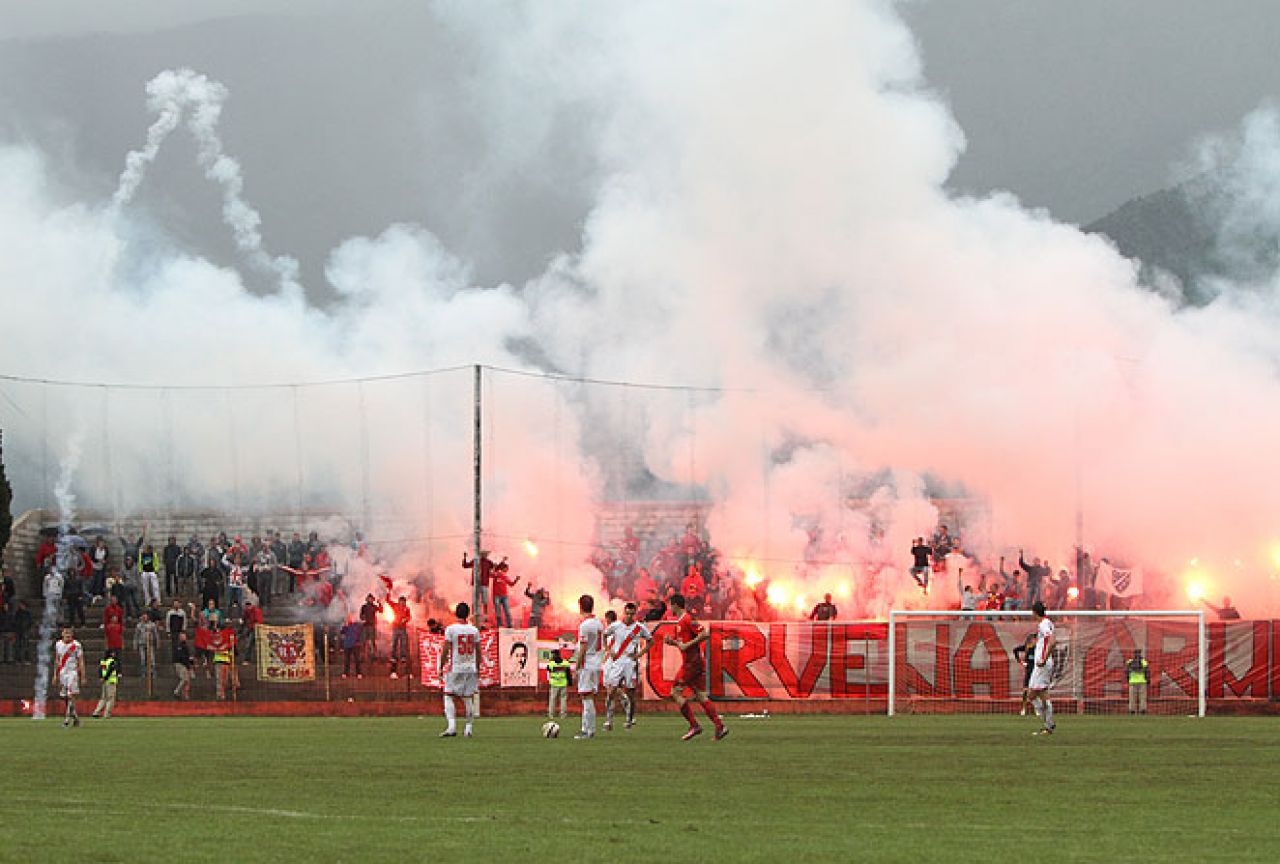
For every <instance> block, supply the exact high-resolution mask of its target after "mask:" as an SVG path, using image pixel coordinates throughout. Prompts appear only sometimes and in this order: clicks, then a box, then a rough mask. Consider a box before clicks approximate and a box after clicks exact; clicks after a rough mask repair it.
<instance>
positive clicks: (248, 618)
mask: <svg viewBox="0 0 1280 864" xmlns="http://www.w3.org/2000/svg"><path fill="white" fill-rule="evenodd" d="M240 620H241V624H242V625H243V628H244V630H243V632H244V635H243V636H242V637H241V638H240V642H241V644H243V645H244V654H242V655H241V656H242V657H243V658H244V659H243V660H242V661H241V663H243V665H245V666H248V665H249V658H250V657H252V656H253V650H254V648H256V647H257V642H258V631H257V630H255V629H254V628H255V627H256V626H257V625H259V624H261V623H262V609H261V608H259V607H257V606H255V605H253V604H252V603H246V604H244V617H243V618H241V619H240Z"/></svg>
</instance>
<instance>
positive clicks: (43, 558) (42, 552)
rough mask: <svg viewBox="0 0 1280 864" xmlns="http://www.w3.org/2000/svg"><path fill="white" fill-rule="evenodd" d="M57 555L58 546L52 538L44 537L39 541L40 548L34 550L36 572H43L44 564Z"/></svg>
mask: <svg viewBox="0 0 1280 864" xmlns="http://www.w3.org/2000/svg"><path fill="white" fill-rule="evenodd" d="M57 554H58V544H56V543H54V542H53V538H51V537H46V538H44V539H43V540H41V541H40V548H39V549H37V550H36V570H37V571H43V570H44V565H45V562H47V561H48V560H49V559H50V558H52V557H53V556H54V555H57Z"/></svg>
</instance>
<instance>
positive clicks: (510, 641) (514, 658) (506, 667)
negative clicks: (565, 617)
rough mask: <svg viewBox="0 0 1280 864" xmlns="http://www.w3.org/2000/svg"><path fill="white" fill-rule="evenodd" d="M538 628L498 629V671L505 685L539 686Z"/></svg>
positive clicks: (500, 679) (502, 683)
mask: <svg viewBox="0 0 1280 864" xmlns="http://www.w3.org/2000/svg"><path fill="white" fill-rule="evenodd" d="M537 650H538V631H537V628H528V629H523V630H517V629H512V628H503V629H500V630H499V631H498V672H499V676H498V677H499V682H500V683H501V685H502V686H503V687H536V686H538V658H537Z"/></svg>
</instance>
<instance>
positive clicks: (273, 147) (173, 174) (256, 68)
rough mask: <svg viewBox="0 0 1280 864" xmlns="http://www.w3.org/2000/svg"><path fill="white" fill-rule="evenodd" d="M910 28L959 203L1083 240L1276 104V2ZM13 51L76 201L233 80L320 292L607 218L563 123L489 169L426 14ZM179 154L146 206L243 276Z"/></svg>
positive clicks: (489, 125)
mask: <svg viewBox="0 0 1280 864" xmlns="http://www.w3.org/2000/svg"><path fill="white" fill-rule="evenodd" d="M903 10H904V14H905V15H906V16H907V19H908V21H909V23H910V24H911V26H912V27H913V29H914V31H915V32H916V34H917V36H918V38H919V40H920V43H921V46H922V51H923V55H924V60H925V67H926V74H927V76H928V78H929V80H930V83H931V85H932V86H933V87H934V88H935V89H936V90H937V91H938V92H939V93H941V94H943V95H944V97H945V98H946V99H947V100H948V102H949V103H950V104H951V106H952V108H953V111H954V112H955V114H956V117H957V118H958V120H959V123H960V125H961V126H962V128H963V129H964V131H965V134H966V136H967V138H968V142H969V146H968V150H967V152H966V153H965V155H964V156H963V157H962V158H961V161H960V163H959V165H958V166H957V168H956V170H955V172H954V174H953V176H952V180H951V182H952V185H953V187H954V188H956V189H958V190H961V191H974V192H985V191H988V190H991V189H1000V188H1007V189H1011V190H1012V191H1014V192H1015V193H1017V194H1018V195H1019V196H1020V197H1021V198H1022V199H1023V200H1024V201H1026V202H1027V203H1028V204H1031V205H1034V206H1044V207H1048V208H1049V209H1050V210H1051V211H1052V212H1053V213H1054V215H1055V216H1057V217H1058V218H1060V219H1064V220H1068V221H1078V222H1088V221H1091V220H1092V219H1095V218H1097V217H1099V216H1101V215H1103V214H1105V213H1107V212H1108V211H1110V210H1111V209H1113V208H1114V207H1116V206H1117V205H1119V204H1121V203H1123V202H1124V201H1125V200H1127V199H1129V198H1131V197H1134V196H1136V195H1141V194H1145V193H1148V192H1151V191H1153V190H1155V189H1158V188H1160V187H1162V186H1165V185H1167V184H1168V183H1169V182H1170V179H1171V176H1172V169H1173V167H1174V166H1176V165H1177V164H1178V163H1179V162H1181V161H1182V160H1183V159H1184V158H1185V157H1186V155H1187V153H1188V152H1190V148H1191V146H1192V144H1193V142H1194V141H1195V140H1196V139H1197V138H1198V137H1199V136H1200V135H1202V134H1204V133H1206V132H1212V131H1221V130H1225V129H1229V128H1231V127H1233V126H1234V125H1236V124H1237V123H1238V122H1239V120H1240V118H1241V117H1242V116H1243V115H1244V114H1246V113H1247V112H1249V111H1250V110H1252V109H1253V108H1255V107H1257V106H1258V105H1259V104H1260V103H1261V102H1262V101H1264V100H1266V99H1268V98H1271V97H1273V96H1275V95H1276V94H1277V93H1280V65H1278V64H1276V63H1275V62H1274V59H1273V56H1274V50H1275V45H1277V44H1280V4H1277V3H1271V2H1263V0H1258V2H1226V3H1216V4H1210V3H1205V2H1202V0H1145V2H1137V0H1134V2H1124V3H1117V2H1114V0H1072V2H1069V3H1068V2H1062V0H946V2H910V3H907V4H905V5H904V6H903ZM228 16H231V17H228ZM3 37H9V38H8V39H7V40H4V41H0V140H5V141H31V142H34V143H36V144H37V145H39V146H40V147H41V149H42V150H44V151H45V152H46V153H48V154H49V155H50V159H51V161H52V164H53V166H54V170H55V173H56V175H57V176H58V177H59V179H60V180H61V181H62V182H63V183H64V184H65V185H66V187H67V188H68V190H69V191H68V194H90V195H93V196H96V197H99V198H100V197H102V196H105V195H107V194H109V192H110V189H111V187H112V184H113V182H114V176H115V174H116V172H118V170H119V167H120V165H121V161H122V159H123V156H124V154H125V152H127V151H128V150H129V149H130V148H132V147H135V146H137V144H138V143H139V142H140V141H141V140H142V136H143V133H144V131H145V128H146V125H147V123H148V121H149V118H148V116H147V114H146V111H145V106H144V104H143V93H142V87H143V85H144V83H145V82H146V80H147V79H148V78H150V77H151V76H152V75H153V74H155V73H156V72H157V71H159V70H160V69H162V68H166V67H172V66H178V65H190V66H192V67H194V68H196V69H199V70H201V71H204V72H207V73H208V74H210V75H211V76H213V77H215V78H218V79H220V80H223V81H225V82H226V83H227V85H228V86H229V87H230V88H231V93H232V96H231V101H230V102H229V104H228V106H227V110H226V114H225V117H224V122H225V127H224V131H225V134H226V137H227V146H228V150H229V152H231V153H233V154H234V155H236V156H237V158H239V159H240V160H241V161H242V162H243V164H244V167H245V177H246V184H247V186H246V193H247V195H248V196H249V198H250V199H251V200H252V201H253V202H254V203H255V204H256V205H258V206H259V207H260V209H261V210H262V213H263V216H264V220H265V229H266V236H267V241H268V244H269V246H270V247H271V248H272V249H273V250H275V251H279V252H287V253H290V254H294V255H297V256H298V257H299V258H301V259H302V261H303V265H304V281H306V282H307V283H308V284H309V285H311V286H313V288H314V287H315V286H317V285H320V284H322V283H323V280H322V278H320V277H321V268H322V266H323V262H324V255H325V253H326V252H327V251H328V250H329V249H330V248H332V247H333V246H334V245H335V244H336V243H337V242H339V241H340V240H342V239H343V238H345V237H348V236H351V235H353V234H357V233H365V234H368V233H377V232H379V231H381V230H382V229H383V228H385V227H386V225H388V224H389V223H391V222H393V221H397V220H413V221H418V222H422V223H423V224H425V225H427V226H428V227H429V228H431V229H432V230H433V231H435V232H436V233H437V234H439V235H440V236H441V238H442V240H443V241H444V242H445V243H446V244H447V245H448V246H449V247H450V248H453V249H455V250H457V251H458V252H459V254H461V255H462V256H463V257H465V258H467V259H469V260H473V261H475V263H476V271H477V272H476V275H477V278H479V279H480V280H481V281H484V282H495V281H501V280H512V281H520V280H522V279H524V278H527V277H528V276H530V275H532V274H534V273H536V272H538V271H539V270H540V269H541V268H542V266H544V265H545V262H546V260H547V257H548V256H549V255H550V254H552V253H553V252H555V251H557V250H560V249H564V248H571V247H572V246H573V244H574V242H575V239H576V236H577V232H578V228H579V225H580V220H581V218H582V215H583V213H584V210H585V207H586V205H587V202H588V200H589V192H590V188H591V173H592V169H593V166H592V165H591V163H590V160H589V157H588V156H587V155H586V154H583V153H581V152H577V151H576V150H575V144H574V129H575V128H577V125H576V121H577V120H579V119H580V118H572V117H568V118H557V119H555V120H553V121H551V122H550V124H549V127H550V128H549V130H548V131H547V132H546V137H545V138H544V139H543V140H542V141H541V142H537V141H534V142H531V146H538V145H539V143H541V144H542V145H543V146H549V145H547V143H546V142H547V141H553V142H554V147H555V158H554V159H551V158H548V159H547V160H545V165H544V170H540V171H528V172H522V173H520V174H512V175H507V176H502V175H494V174H491V173H486V172H487V169H488V167H489V166H491V165H492V164H493V162H492V161H491V160H490V159H489V154H488V151H489V148H490V147H491V146H493V145H492V144H491V141H492V139H493V135H494V132H495V130H496V129H497V128H499V122H498V120H497V119H495V118H486V117H484V116H479V112H478V111H477V110H476V109H475V107H474V106H473V105H472V104H470V103H469V102H468V100H467V97H466V93H465V87H463V86H460V85H459V81H460V80H465V77H466V75H467V74H468V73H469V71H470V70H472V69H473V68H474V64H475V63H476V62H478V60H477V58H475V57H472V56H470V55H469V54H468V48H467V46H466V45H458V44H456V43H454V42H452V41H450V40H449V39H448V38H446V37H445V35H444V34H442V33H441V32H440V31H439V28H438V27H436V26H434V24H433V21H432V19H431V15H430V12H429V9H428V8H427V4H425V3H422V2H405V0H362V2H360V3H359V4H353V3H349V2H339V0H310V2H307V3H300V2H297V0H294V2H286V0H222V2H218V3H208V2H205V3H198V2H185V3H175V2H172V0H129V2H127V3H124V2H108V3H103V2H101V0H65V2H60V3H34V2H29V0H25V2H24V0H0V39H2V38H3ZM15 37H16V38H15ZM179 140H180V139H179V138H175V142H177V141H179ZM183 147H188V148H189V145H187V144H185V142H184V143H178V144H177V145H176V146H175V147H174V148H173V149H172V150H171V151H169V152H166V153H165V154H163V155H162V158H161V160H160V163H158V164H157V166H156V169H155V173H154V175H153V176H152V178H151V179H150V180H149V181H148V183H147V184H145V187H144V197H143V199H142V201H143V203H145V205H146V206H147V207H148V208H149V209H150V211H151V212H154V213H155V214H156V216H157V218H158V219H159V220H161V221H163V222H164V224H165V225H166V227H167V228H168V229H169V230H170V231H171V232H172V233H173V234H175V235H177V236H179V237H181V238H182V239H183V240H184V241H185V242H189V243H191V244H192V245H193V246H195V247H196V248H198V249H200V250H201V251H203V252H205V253H206V254H210V255H213V256H214V257H215V258H218V259H223V258H226V259H232V258H233V257H234V256H232V255H231V251H230V248H229V240H228V239H227V237H226V232H225V231H224V230H222V229H221V228H220V226H219V225H218V222H217V204H216V193H215V191H214V190H212V189H211V188H209V187H208V184H206V183H205V182H204V181H203V180H202V179H201V178H200V177H199V174H198V172H197V171H196V170H195V169H194V167H193V165H192V164H191V161H190V158H189V156H190V151H189V149H188V150H186V151H184V150H183ZM499 202H500V203H499ZM321 290H322V289H321Z"/></svg>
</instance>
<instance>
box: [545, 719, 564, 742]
mask: <svg viewBox="0 0 1280 864" xmlns="http://www.w3.org/2000/svg"><path fill="white" fill-rule="evenodd" d="M542 737H543V738H559V737H560V724H559V723H557V722H556V721H554V720H548V721H547V722H546V723H543V724H542Z"/></svg>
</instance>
